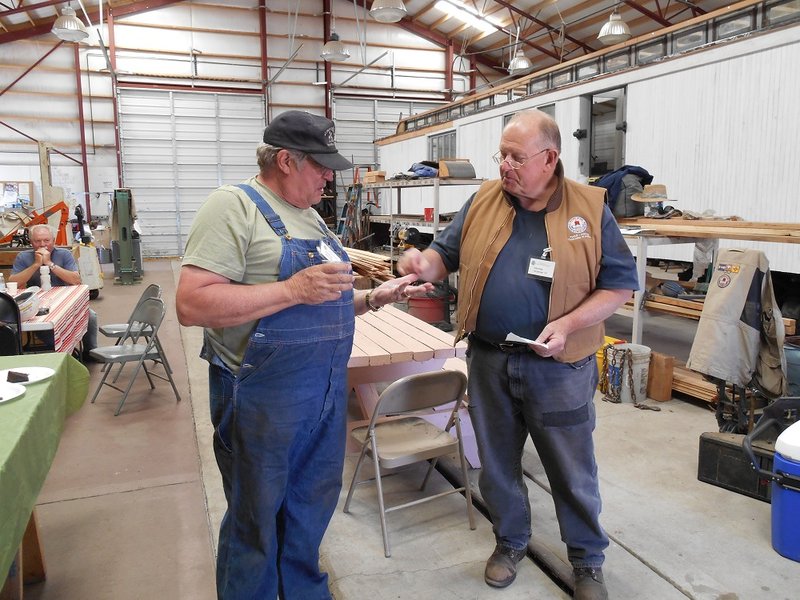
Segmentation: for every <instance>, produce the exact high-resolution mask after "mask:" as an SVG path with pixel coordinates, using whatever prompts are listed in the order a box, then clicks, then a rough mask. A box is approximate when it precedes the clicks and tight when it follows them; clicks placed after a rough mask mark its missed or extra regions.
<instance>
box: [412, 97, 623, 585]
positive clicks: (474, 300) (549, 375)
mask: <svg viewBox="0 0 800 600" xmlns="http://www.w3.org/2000/svg"><path fill="white" fill-rule="evenodd" d="M560 153H561V134H560V132H559V129H558V125H557V124H556V123H555V121H553V119H551V118H550V117H549V116H547V115H546V114H545V113H542V112H541V111H538V110H529V111H524V112H521V113H518V114H517V115H515V116H514V117H513V118H512V119H511V121H510V122H509V123H508V125H507V126H506V127H505V129H504V130H503V135H502V138H501V141H500V150H499V152H498V153H497V154H495V156H494V159H495V162H497V163H498V164H499V165H500V179H499V180H493V181H487V182H486V183H484V184H483V185H482V186H481V188H480V189H479V190H478V192H477V193H476V194H475V195H474V196H473V197H472V198H470V199H469V200H468V201H467V203H466V204H465V205H464V207H463V208H462V209H461V211H460V212H459V213H458V215H457V216H456V217H455V219H454V220H453V222H452V223H451V224H450V226H448V228H447V229H446V230H445V231H444V232H442V234H441V235H440V236H439V237H438V238H437V239H436V240H435V241H434V242H433V243H432V244H431V246H430V247H429V248H427V249H426V250H424V251H422V252H420V251H419V250H416V249H411V250H408V251H407V252H406V253H405V254H403V256H402V257H401V258H400V261H399V263H398V270H399V271H400V272H401V273H404V274H409V273H415V274H417V276H418V277H419V278H420V279H424V280H426V281H437V280H440V279H442V278H443V277H445V276H446V275H447V273H448V272H453V271H456V270H458V271H459V286H458V287H459V289H458V327H459V330H458V336H457V337H458V338H462V337H465V336H468V338H469V350H468V353H467V360H468V366H469V411H470V418H471V419H472V424H473V427H474V428H475V433H476V438H477V441H478V451H479V454H480V459H481V463H482V469H481V474H480V479H479V484H480V488H481V493H482V495H483V498H484V500H485V501H486V503H487V506H488V508H489V513H490V515H491V518H492V523H493V530H494V534H495V538H496V547H495V550H494V552H493V553H492V555H491V557H490V558H489V560H488V562H487V564H486V571H485V575H484V578H485V580H486V583H487V584H489V585H490V586H493V587H506V586H508V585H510V584H511V583H512V582H513V581H514V579H515V577H516V572H517V563H518V562H519V561H520V560H522V558H523V557H524V556H525V554H526V550H527V544H528V540H529V538H530V536H531V519H530V502H529V500H528V492H527V488H526V486H525V483H524V481H523V478H522V450H523V446H524V444H525V440H526V438H527V436H528V435H529V434H530V436H531V438H532V440H533V442H534V444H535V446H536V449H537V451H538V454H539V456H540V458H541V460H542V464H543V465H544V469H545V472H546V473H547V477H548V479H549V481H550V485H551V488H552V494H553V501H554V503H555V508H556V514H557V516H558V522H559V527H560V529H561V537H562V539H563V540H564V541H565V543H566V544H567V553H568V557H569V560H570V562H571V564H572V566H573V575H574V586H575V596H574V597H575V598H578V599H582V600H589V599H604V598H607V592H606V588H605V583H604V581H603V574H602V570H601V567H602V565H603V561H604V558H605V556H604V550H605V548H606V547H607V546H608V537H607V536H606V533H605V532H604V531H603V528H602V527H601V525H600V521H599V515H600V504H601V502H600V492H599V487H598V478H597V465H596V462H595V457H594V445H593V442H592V432H593V430H594V425H595V409H594V404H593V398H594V390H595V388H596V387H597V378H598V374H597V368H596V366H595V360H594V357H595V352H596V351H597V349H598V348H599V347H600V346H601V345H602V343H603V333H604V332H603V321H604V320H605V319H606V318H607V317H608V316H609V315H611V314H612V313H613V312H614V311H615V310H616V309H617V308H618V307H619V306H621V305H622V304H623V303H624V302H625V301H626V300H627V299H628V298H630V296H631V293H632V291H633V290H635V289H637V287H638V284H637V278H636V265H635V262H634V260H633V257H632V256H631V253H630V250H628V246H627V244H626V243H625V241H624V239H623V238H622V235H621V234H620V232H619V228H618V226H617V224H616V222H615V220H614V217H613V215H612V214H611V211H610V210H609V209H608V207H607V206H605V203H604V198H605V190H604V189H602V188H596V187H590V186H586V185H581V184H578V183H576V182H574V181H571V180H569V179H565V178H564V169H563V166H562V165H561V161H560V160H559V155H560ZM511 333H513V334H516V335H518V336H520V337H521V338H524V339H526V340H528V341H529V343H528V342H525V343H519V342H509V341H507V335H508V334H511Z"/></svg>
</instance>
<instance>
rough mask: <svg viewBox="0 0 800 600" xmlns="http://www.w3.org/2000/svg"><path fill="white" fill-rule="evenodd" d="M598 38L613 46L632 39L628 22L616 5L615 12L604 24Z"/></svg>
mask: <svg viewBox="0 0 800 600" xmlns="http://www.w3.org/2000/svg"><path fill="white" fill-rule="evenodd" d="M597 39H598V40H599V41H600V42H601V43H603V44H605V45H606V46H613V45H614V44H619V43H620V42H627V41H628V40H629V39H631V30H630V27H628V24H627V23H626V22H625V21H623V20H622V17H620V16H619V13H617V8H616V7H614V12H612V13H611V16H610V17H609V18H608V21H606V22H605V23H604V24H603V27H602V29H600V33H599V34H598V36H597Z"/></svg>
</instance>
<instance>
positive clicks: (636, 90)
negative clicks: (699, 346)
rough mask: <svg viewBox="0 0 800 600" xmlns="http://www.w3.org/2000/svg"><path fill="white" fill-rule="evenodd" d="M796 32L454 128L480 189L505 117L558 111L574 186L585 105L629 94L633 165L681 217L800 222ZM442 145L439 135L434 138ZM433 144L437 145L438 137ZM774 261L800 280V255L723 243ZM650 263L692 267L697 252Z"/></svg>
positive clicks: (545, 97)
mask: <svg viewBox="0 0 800 600" xmlns="http://www.w3.org/2000/svg"><path fill="white" fill-rule="evenodd" d="M798 31H800V28H798V27H797V26H794V27H790V28H787V29H786V30H779V31H776V32H774V33H769V34H764V35H759V36H754V37H752V38H747V39H743V40H742V41H740V42H737V43H735V44H729V45H723V46H720V47H716V48H711V49H709V50H707V51H705V52H700V53H696V54H691V55H687V56H686V57H680V58H677V59H673V60H668V61H664V62H663V63H659V64H655V65H653V66H651V67H647V68H644V69H636V70H631V71H626V72H624V73H620V74H619V75H612V76H609V77H604V78H601V79H598V80H593V81H589V82H587V83H586V84H582V85H576V86H571V87H566V88H562V89H558V90H556V91H553V92H549V93H547V94H542V95H541V96H534V97H530V98H526V99H524V100H521V101H519V102H515V103H510V104H505V105H503V106H499V107H497V108H496V109H492V110H488V111H486V112H481V113H477V114H473V115H470V116H467V117H464V118H462V119H458V120H457V121H455V122H454V126H455V127H456V128H457V131H458V135H459V142H458V144H459V146H458V147H459V150H460V152H462V154H463V158H469V159H470V160H471V161H472V163H473V165H475V168H476V169H475V170H476V173H477V175H478V176H479V177H495V176H496V168H492V164H491V163H488V162H487V161H486V158H485V157H486V156H487V155H489V156H490V155H491V153H490V152H488V150H484V145H483V143H481V141H482V140H486V143H487V144H488V143H491V144H493V145H495V147H496V144H497V141H498V140H499V138H497V137H496V136H497V128H498V127H500V125H499V123H501V122H502V116H503V115H504V114H508V113H513V112H516V111H519V110H523V109H526V108H534V107H536V106H541V105H546V104H554V105H555V119H556V121H557V122H558V124H559V127H560V128H561V135H562V144H563V147H562V160H563V163H564V167H565V172H566V174H567V176H569V177H571V178H574V179H578V178H579V177H580V173H579V161H580V148H581V146H580V143H579V142H578V140H576V139H575V138H574V137H573V136H572V132H573V131H574V130H575V129H577V128H578V127H579V126H580V125H581V111H580V98H581V97H582V96H583V97H587V98H588V97H591V96H592V95H593V94H597V93H602V92H605V91H608V90H613V89H617V88H621V87H627V94H628V96H627V100H626V102H627V112H626V115H625V120H626V121H627V126H628V129H627V133H626V139H625V147H626V155H625V163H626V164H631V165H640V166H642V167H644V168H646V169H647V170H648V171H649V172H650V173H652V174H653V175H654V176H655V179H654V183H663V184H665V185H667V190H668V192H669V194H670V196H671V197H673V198H676V199H677V200H678V201H677V202H675V203H674V205H675V207H676V208H679V209H685V210H690V211H691V210H694V211H698V212H702V211H704V210H713V211H715V214H717V215H719V216H730V215H738V216H740V217H742V218H743V219H746V220H750V221H770V222H792V223H798V222H800V202H798V195H799V194H800V192H798V190H800V167H799V165H800V144H798V140H800V111H798V110H797V98H798V97H800V69H798V68H797V65H798V64H800V38H798ZM435 133H439V132H435ZM435 133H434V135H435ZM426 143H427V136H425V135H421V136H418V137H413V138H409V139H405V140H403V141H399V142H395V143H391V144H387V145H383V146H381V159H382V163H381V168H384V167H385V168H386V170H387V171H391V170H394V169H396V168H397V167H398V166H399V165H400V164H403V163H405V162H407V161H405V160H403V159H402V157H404V156H406V155H407V154H409V153H417V151H418V148H419V147H420V146H424V145H425V144H426ZM720 244H721V246H722V247H753V248H759V249H762V250H764V251H765V252H766V254H767V256H768V257H769V259H770V263H771V267H772V269H773V270H779V271H788V272H793V273H798V272H800V266H798V265H800V244H765V243H761V244H759V243H755V242H731V241H725V240H723V241H721V243H720ZM651 252H652V254H651V256H655V257H662V258H674V259H679V260H691V258H692V245H691V244H684V245H680V246H674V247H669V246H659V247H654V248H652V249H651Z"/></svg>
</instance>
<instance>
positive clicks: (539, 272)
mask: <svg viewBox="0 0 800 600" xmlns="http://www.w3.org/2000/svg"><path fill="white" fill-rule="evenodd" d="M555 271H556V263H554V262H553V261H552V260H547V259H546V258H530V259H529V260H528V277H535V278H536V279H541V280H543V281H553V274H554V273H555Z"/></svg>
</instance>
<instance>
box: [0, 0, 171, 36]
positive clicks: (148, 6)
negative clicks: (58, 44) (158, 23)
mask: <svg viewBox="0 0 800 600" xmlns="http://www.w3.org/2000/svg"><path fill="white" fill-rule="evenodd" d="M183 1H184V0H142V1H141V2H133V3H131V4H128V5H126V6H122V7H119V8H110V7H108V6H105V7H104V9H103V16H104V17H105V18H104V21H107V20H108V13H113V14H114V16H115V17H117V18H120V17H125V16H130V15H134V14H138V13H143V12H147V11H149V10H155V9H157V8H163V7H165V6H169V5H170V4H178V3H179V2H183ZM60 4H65V2H63V1H60V2H59V1H56V0H49V1H47V2H38V3H36V4H29V5H25V6H18V7H17V8H14V9H11V10H10V11H3V12H0V17H3V16H5V15H8V14H12V13H19V12H27V11H30V10H33V9H36V8H45V7H47V6H56V5H60ZM87 13H88V15H89V19H91V21H92V23H96V22H98V17H99V12H98V11H97V9H94V10H90V11H87ZM57 18H58V17H57V16H54V17H53V18H51V19H46V20H44V21H39V24H38V25H36V26H35V27H20V28H17V29H12V30H10V31H7V32H5V33H0V44H7V43H9V42H16V41H18V40H26V39H29V38H32V37H37V36H40V35H46V34H48V33H50V30H51V29H52V28H53V23H55V20H56V19H57ZM90 25H91V23H90Z"/></svg>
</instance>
